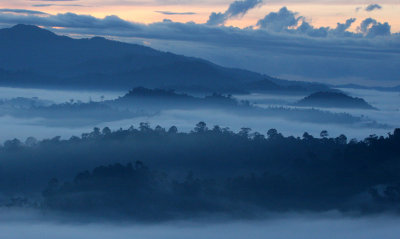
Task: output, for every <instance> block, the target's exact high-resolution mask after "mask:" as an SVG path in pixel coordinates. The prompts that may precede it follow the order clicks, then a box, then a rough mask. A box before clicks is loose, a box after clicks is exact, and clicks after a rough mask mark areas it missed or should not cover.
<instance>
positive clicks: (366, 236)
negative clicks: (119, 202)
mask: <svg viewBox="0 0 400 239" xmlns="http://www.w3.org/2000/svg"><path fill="white" fill-rule="evenodd" d="M2 211H3V212H7V214H6V215H7V217H5V216H4V215H5V214H2V215H3V216H1V218H0V231H1V232H2V238H4V239H25V238H27V237H29V238H31V239H42V238H52V239H53V238H54V239H64V238H65V239H69V238H88V239H91V238H97V239H103V238H104V239H105V238H118V239H125V238H126V239H128V238H148V239H180V238H182V239H200V238H210V239H214V238H215V239H217V238H218V239H219V238H221V235H223V237H224V238H232V239H236V238H237V239H242V238H245V237H250V238H274V239H288V238H296V239H314V238H315V239H331V238H340V239H376V238H385V239H397V238H398V235H399V234H400V229H399V228H398V225H399V223H400V219H399V218H397V217H393V216H390V215H381V216H372V217H362V218H359V217H352V216H344V215H341V214H340V213H336V212H329V213H321V214H308V213H305V214H281V215H276V214H275V215H273V214H270V215H268V216H266V218H265V219H259V220H229V219H224V220H218V219H209V218H204V219H202V220H185V221H173V222H167V223H157V224H130V223H107V222H103V223H82V222H65V221H64V222H62V223H61V222H60V221H59V222H57V221H56V220H55V221H51V222H50V221H46V220H43V219H41V216H40V214H39V215H38V213H37V212H30V213H27V212H24V213H21V212H11V213H10V212H9V211H4V210H2ZM44 229H45V230H44Z"/></svg>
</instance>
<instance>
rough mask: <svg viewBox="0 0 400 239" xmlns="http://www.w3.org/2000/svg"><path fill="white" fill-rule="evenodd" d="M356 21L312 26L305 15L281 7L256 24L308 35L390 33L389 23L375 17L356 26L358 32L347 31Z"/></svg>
mask: <svg viewBox="0 0 400 239" xmlns="http://www.w3.org/2000/svg"><path fill="white" fill-rule="evenodd" d="M355 21H356V19H355V18H350V19H347V20H346V22H345V23H337V26H336V28H330V27H319V28H315V27H314V26H312V25H311V24H310V23H309V22H308V21H307V20H306V18H305V17H303V16H299V15H298V13H296V12H292V11H290V10H288V9H287V8H286V7H282V8H281V9H280V10H279V11H278V12H271V13H269V14H267V15H266V16H265V17H264V18H263V19H261V20H259V21H258V22H257V26H258V27H259V28H260V29H262V30H266V31H269V32H277V33H281V32H285V33H289V34H302V35H307V36H310V37H319V38H326V37H328V36H334V37H353V38H360V37H369V38H371V37H378V36H389V35H391V31H390V29H391V26H390V25H389V23H387V22H385V23H380V22H377V21H376V20H375V19H372V18H367V19H365V20H364V21H363V22H362V23H361V25H360V26H359V27H358V29H359V32H360V34H357V33H353V32H349V31H347V30H348V29H349V28H350V26H351V25H352V24H353V23H354V22H355Z"/></svg>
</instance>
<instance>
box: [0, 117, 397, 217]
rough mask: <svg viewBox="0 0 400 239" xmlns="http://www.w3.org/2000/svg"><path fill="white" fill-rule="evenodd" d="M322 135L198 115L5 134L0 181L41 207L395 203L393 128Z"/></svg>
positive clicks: (237, 208)
mask: <svg viewBox="0 0 400 239" xmlns="http://www.w3.org/2000/svg"><path fill="white" fill-rule="evenodd" d="M328 136H329V135H328V132H326V131H322V132H321V135H320V137H319V138H315V137H313V136H311V135H309V134H307V133H304V135H303V137H302V138H295V137H291V136H289V137H284V136H283V135H281V134H280V133H279V132H277V131H276V130H274V129H270V130H268V131H267V134H266V136H264V135H262V134H260V133H257V132H254V133H252V132H251V130H250V129H248V128H243V129H242V130H241V131H240V132H238V133H234V132H232V131H230V130H229V129H227V128H221V127H219V126H215V127H213V128H208V127H207V125H206V124H205V123H203V122H200V123H199V124H197V125H196V127H195V128H194V130H193V131H192V132H190V133H179V132H178V131H177V128H176V127H171V128H170V129H168V130H166V129H164V128H162V127H159V126H157V127H156V128H154V129H153V128H151V127H149V125H148V124H146V123H142V124H141V125H140V127H139V128H138V129H136V128H133V127H131V128H130V129H127V130H122V129H120V130H117V131H115V132H112V131H111V130H110V129H108V128H104V129H103V130H100V129H98V128H95V129H94V131H93V132H91V133H88V134H83V135H82V136H81V137H72V138H71V139H69V140H60V138H54V139H51V140H43V141H36V140H34V139H33V138H30V139H28V140H27V141H26V142H25V143H22V142H20V141H18V140H13V141H7V142H6V143H5V144H4V146H3V147H1V149H0V158H1V167H0V188H1V190H2V191H1V193H3V195H6V196H7V197H11V196H13V195H25V196H26V197H27V198H28V199H27V200H28V201H32V202H37V203H36V205H39V206H38V207H41V208H44V209H46V210H52V211H53V210H54V211H62V212H69V213H77V214H84V215H89V216H98V215H102V216H108V217H114V216H118V217H120V216H124V217H129V218H132V219H148V220H163V219H167V218H174V217H182V216H195V215H202V214H204V213H224V214H229V215H236V216H240V217H242V216H250V215H254V213H255V212H257V211H258V212H261V211H262V210H268V211H297V210H313V211H315V210H317V211H324V210H342V211H356V212H360V213H369V212H381V211H387V210H388V211H391V212H396V211H397V210H399V204H400V187H399V183H400V174H399V170H400V147H399V146H400V129H396V130H395V131H394V132H393V133H391V134H389V135H388V136H387V137H377V136H374V135H371V136H370V137H368V138H366V139H365V140H363V141H356V140H348V139H347V138H346V136H344V135H341V136H339V137H336V138H329V137H328ZM99 165H108V166H99ZM93 168H94V169H93ZM89 169H93V170H89ZM51 178H53V179H51ZM50 179H51V180H50ZM71 179H72V181H71ZM49 180H50V181H49ZM47 182H48V183H47ZM46 184H47V186H46ZM21 202H26V201H25V200H22V201H21V200H15V199H14V201H12V202H11V203H8V205H10V206H11V205H13V204H18V203H21ZM39 202H40V203H39Z"/></svg>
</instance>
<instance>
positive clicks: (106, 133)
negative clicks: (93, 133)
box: [101, 127, 111, 135]
mask: <svg viewBox="0 0 400 239" xmlns="http://www.w3.org/2000/svg"><path fill="white" fill-rule="evenodd" d="M101 132H102V133H103V135H110V134H111V129H110V128H108V127H104V128H103V130H102V131H101Z"/></svg>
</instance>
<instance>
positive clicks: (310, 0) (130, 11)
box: [0, 0, 400, 32]
mask: <svg viewBox="0 0 400 239" xmlns="http://www.w3.org/2000/svg"><path fill="white" fill-rule="evenodd" d="M231 2H232V1H231V0H50V1H44V0H13V1H9V0H1V1H0V6H1V8H11V9H29V10H37V11H44V12H47V13H51V14H57V13H65V12H74V13H77V14H90V15H92V16H95V17H100V18H103V17H105V16H107V15H117V16H119V17H121V18H123V19H125V20H129V21H134V22H141V23H152V22H158V21H162V20H163V19H164V18H168V19H171V20H173V21H179V22H187V21H194V22H196V23H204V22H206V21H207V20H208V17H209V15H210V14H211V12H223V11H224V10H226V8H227V6H228V5H229V4H230V3H231ZM377 3H379V6H380V8H375V9H372V8H371V9H369V10H367V9H366V8H367V7H368V6H369V5H371V4H377ZM282 6H286V7H288V8H289V9H291V10H293V11H296V12H299V13H301V14H302V15H303V16H305V17H306V18H307V19H310V20H311V21H312V23H313V24H314V25H315V26H331V27H334V26H335V25H336V23H337V22H339V21H343V20H346V19H348V18H351V17H356V18H359V19H363V18H368V17H372V18H374V19H377V20H379V21H382V22H390V24H391V25H392V29H393V31H396V32H398V31H400V14H398V13H399V12H400V2H399V1H398V0H383V1H382V0H380V1H377V2H373V1H369V0H349V1H345V0H328V1H326V0H287V1H277V0H269V1H265V2H264V3H263V4H260V5H259V6H257V7H256V8H254V9H252V10H251V11H249V12H248V14H246V16H244V17H242V18H241V17H237V18H233V19H230V20H229V21H228V22H227V25H232V26H238V27H246V26H249V25H254V24H256V22H257V21H258V19H260V18H262V17H263V16H264V15H265V14H267V13H268V12H271V11H276V10H279V9H280V8H281V7H282ZM174 13H180V14H174ZM354 30H355V29H354Z"/></svg>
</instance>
